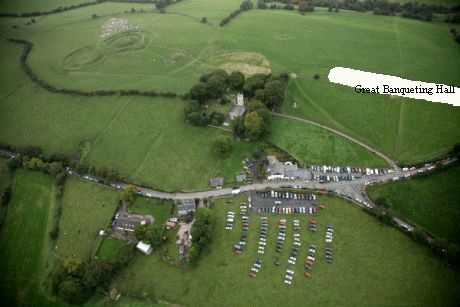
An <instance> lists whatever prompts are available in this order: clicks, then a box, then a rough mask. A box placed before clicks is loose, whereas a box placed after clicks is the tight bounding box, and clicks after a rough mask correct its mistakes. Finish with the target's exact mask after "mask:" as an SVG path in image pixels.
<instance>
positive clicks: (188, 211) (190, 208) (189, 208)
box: [177, 199, 196, 223]
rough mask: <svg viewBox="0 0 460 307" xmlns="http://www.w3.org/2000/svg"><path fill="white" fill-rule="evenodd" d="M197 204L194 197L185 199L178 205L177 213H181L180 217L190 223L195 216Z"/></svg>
mask: <svg viewBox="0 0 460 307" xmlns="http://www.w3.org/2000/svg"><path fill="white" fill-rule="evenodd" d="M195 210H196V205H195V201H194V200H193V199H188V200H184V201H183V202H182V204H180V205H179V206H177V213H178V214H179V219H181V220H182V221H184V222H186V223H189V222H191V221H192V220H193V217H194V216H195Z"/></svg>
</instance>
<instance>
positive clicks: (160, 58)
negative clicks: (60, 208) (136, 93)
mask: <svg viewBox="0 0 460 307" xmlns="http://www.w3.org/2000/svg"><path fill="white" fill-rule="evenodd" d="M205 3H206V5H205ZM217 6H218V7H221V8H222V10H215V9H214V7H217ZM227 6H228V8H230V6H233V2H226V4H225V5H223V4H222V5H220V4H219V2H217V1H207V0H199V1H183V2H182V3H179V4H177V5H172V6H170V7H169V8H168V9H167V11H168V12H169V11H171V12H174V14H157V13H154V12H153V10H152V8H151V5H143V4H124V3H104V4H100V5H97V6H92V7H88V8H82V9H78V10H76V11H72V12H66V13H62V14H57V15H52V16H48V17H47V18H43V19H40V20H38V22H37V23H35V24H33V25H31V26H20V27H19V29H12V28H11V25H12V24H13V22H14V23H18V20H11V19H3V20H2V21H1V24H2V28H3V29H4V31H3V33H2V34H1V36H2V37H19V38H25V39H29V40H31V41H32V42H34V44H35V47H34V50H33V51H32V54H31V57H30V63H31V65H32V67H33V68H34V69H35V70H36V71H37V72H38V73H39V74H40V76H43V78H45V79H46V80H47V81H48V82H50V83H52V84H55V85H57V86H64V87H70V88H80V89H86V90H94V89H107V88H111V89H113V88H138V89H152V88H154V89H157V90H161V91H174V92H179V93H183V92H186V91H187V90H188V89H189V88H190V87H191V86H192V85H193V84H194V83H195V82H196V80H197V79H198V76H199V75H201V74H202V73H204V72H209V71H210V70H211V69H214V68H216V67H225V68H228V69H231V68H232V67H233V68H235V69H236V68H238V67H240V68H241V67H244V65H246V64H249V65H256V64H257V61H260V60H261V59H263V62H264V64H260V63H259V64H257V65H262V66H257V67H258V68H261V69H262V68H263V69H266V68H270V69H271V70H272V71H273V72H295V73H297V75H298V78H297V79H296V80H293V81H292V82H291V83H290V84H289V87H288V93H287V101H286V103H285V104H284V106H283V111H284V112H287V113H290V114H294V115H298V116H303V117H305V118H308V119H312V120H315V121H318V122H321V123H324V124H327V125H329V126H332V127H334V128H337V129H339V130H341V131H343V132H345V133H347V134H350V135H352V136H354V137H356V138H358V139H361V140H363V141H365V142H366V143H368V144H369V145H372V146H374V147H376V148H378V149H380V150H382V151H384V152H385V153H386V154H388V155H390V156H392V157H394V159H396V160H398V161H400V162H402V163H415V162H420V161H423V160H426V159H432V158H436V157H438V156H440V155H442V154H445V153H446V152H448V151H449V150H450V149H451V147H452V145H453V144H455V143H456V142H458V141H459V138H458V135H459V132H460V121H459V118H460V111H459V110H458V108H454V107H451V106H447V105H440V104H435V103H426V102H422V101H412V100H407V99H400V98H391V97H389V96H386V95H385V96H375V95H358V94H356V93H355V92H354V91H353V89H351V88H348V87H343V86H339V85H333V84H330V83H329V82H327V81H326V78H327V77H326V76H327V73H328V71H329V70H330V69H331V68H332V67H335V66H345V67H351V68H355V69H361V70H367V71H372V72H378V73H386V74H392V75H397V76H401V77H405V78H409V79H413V80H423V81H429V82H438V83H446V84H454V85H457V86H458V85H459V84H460V77H459V75H458V73H457V71H458V69H459V68H460V60H459V58H458V56H457V55H458V52H459V50H460V47H459V46H458V44H455V42H454V41H453V40H452V37H451V34H450V33H449V31H448V27H447V25H446V24H444V23H426V22H420V21H414V20H409V19H404V18H398V17H384V16H374V15H372V14H360V13H353V12H344V13H340V14H336V13H328V12H326V11H324V10H322V11H318V12H315V13H314V14H308V15H307V16H301V15H300V14H298V13H297V12H284V11H272V10H265V11H262V10H252V11H250V12H245V13H244V14H242V15H241V16H238V18H237V19H236V20H235V21H236V22H232V23H230V24H229V25H227V26H226V27H224V28H220V27H217V26H216V25H215V24H214V25H209V24H208V25H205V24H201V23H200V22H198V21H197V20H195V19H194V18H200V16H201V15H203V14H206V13H207V12H213V13H214V14H210V15H209V18H211V19H212V18H215V19H218V18H220V16H221V15H223V13H224V11H226V10H227ZM131 7H134V8H135V9H136V10H139V9H141V8H142V9H144V13H124V11H126V10H130V8H131ZM203 7H204V8H205V9H204V11H201V8H203ZM93 13H96V14H98V15H99V16H101V17H100V18H96V19H93V18H91V15H92V14H93ZM176 13H177V14H176ZM178 14H185V15H189V16H182V15H178ZM113 16H119V17H124V18H128V20H129V21H130V22H131V23H133V24H136V25H138V26H140V27H141V28H142V31H140V32H137V33H136V34H121V35H118V36H116V37H113V38H110V39H108V40H102V39H100V38H99V35H100V31H101V30H100V26H101V25H102V24H103V23H104V22H105V21H106V20H107V19H108V18H109V17H113ZM190 16H192V17H194V18H190ZM267 19H269V20H270V24H266V20H267ZM171 24H174V27H171ZM299 25H301V26H300V27H299ZM177 29H181V31H177ZM247 29H251V31H248V30H247ZM302 29H308V30H306V31H304V30H302ZM337 29H339V30H337ZM260 33H264V35H260ZM368 38H372V39H368ZM56 42H59V43H56ZM312 42H314V43H312ZM51 46H52V47H51ZM5 48H6V49H8V51H6V53H9V52H11V51H9V50H10V49H11V48H13V49H16V48H15V47H11V46H9V45H8V46H6V47H5ZM2 49H3V48H2ZM14 52H17V51H14ZM377 54H378V57H376V55H377ZM286 55H289V56H286ZM304 59H306V60H304ZM435 59H440V60H435ZM9 65H12V64H8V66H9ZM315 73H319V74H320V76H321V80H319V81H315V80H313V79H312V76H313V75H314V74H315ZM16 75H17V74H16V73H13V74H12V76H13V80H11V81H10V80H8V81H6V82H7V84H9V83H10V82H11V84H12V87H8V88H7V90H6V92H10V93H11V92H13V93H14V95H13V97H9V98H6V101H11V100H15V99H18V97H19V96H20V95H21V92H22V90H21V85H23V84H24V82H23V81H16V82H14V80H15V79H16ZM13 89H14V90H13ZM18 89H19V90H18ZM16 90H17V92H16ZM26 97H27V96H26ZM21 98H22V99H24V96H22V97H21ZM61 100H62V99H61ZM66 100H67V99H66ZM77 100H78V99H77ZM98 100H101V101H104V100H105V101H110V102H111V103H112V104H113V105H117V103H116V102H113V101H115V100H120V102H119V103H120V104H123V103H126V99H124V98H119V99H118V98H117V99H98ZM138 100H142V99H137V98H136V99H133V100H132V103H131V104H134V103H136V104H137V101H138ZM294 102H295V103H296V105H297V108H294ZM4 103H5V102H4ZM92 105H97V104H92ZM85 109H86V108H85ZM105 109H107V108H105ZM116 110H117V109H116V107H114V108H112V109H111V110H110V111H109V113H111V114H112V116H113V115H114V114H116V112H117V111H116ZM118 110H120V109H118ZM120 112H121V111H120ZM91 113H92V116H93V118H91V123H90V126H94V125H99V124H102V121H101V120H97V119H96V118H94V117H96V116H97V117H100V113H99V112H91ZM142 113H143V114H150V112H149V111H148V110H147V111H146V110H145V109H144V107H142ZM382 114H384V116H382ZM122 115H123V114H121V116H122ZM133 115H134V114H133ZM10 116H11V115H10ZM134 116H138V115H137V114H135V115H134ZM107 117H109V115H107ZM143 118H145V116H143ZM137 120H138V118H137ZM75 122H76V123H78V121H77V120H76V121H75ZM85 122H88V121H85ZM149 125H152V123H149ZM88 128H90V127H88ZM88 128H86V127H85V129H88ZM143 128H144V129H145V127H143ZM131 129H132V127H131ZM124 131H126V129H125V130H124ZM130 132H131V131H130ZM0 138H1V135H0ZM174 138H175V139H177V135H176V134H175V135H174ZM47 139H49V138H47ZM79 141H82V140H79ZM117 141H118V140H117ZM138 143H139V142H136V144H138ZM74 146H75V145H74ZM60 150H62V148H61V149H60ZM147 150H148V149H147V148H145V149H144V151H143V152H145V151H147ZM112 152H116V151H112ZM135 152H137V151H135ZM89 159H90V160H91V156H90V157H89ZM96 160H98V158H97V157H95V158H94V161H96ZM139 161H142V160H138V162H139ZM116 162H117V165H118V164H120V163H118V162H121V161H116ZM122 165H123V167H124V168H126V169H123V173H124V174H127V175H128V174H129V175H130V176H134V177H137V175H136V174H134V175H133V174H132V172H136V169H135V168H134V167H133V166H128V165H126V164H125V163H122ZM127 168H129V169H130V170H129V171H128V170H127ZM146 182H147V181H146ZM148 182H152V181H151V180H149V181H148ZM183 187H184V188H190V186H187V184H185V185H183Z"/></svg>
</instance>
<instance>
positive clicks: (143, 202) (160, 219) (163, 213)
mask: <svg viewBox="0 0 460 307" xmlns="http://www.w3.org/2000/svg"><path fill="white" fill-rule="evenodd" d="M171 206H172V203H171V202H170V201H167V200H161V199H151V198H146V197H136V200H135V201H134V203H133V204H132V205H131V206H130V208H129V212H130V213H134V214H142V215H151V216H153V217H154V218H155V223H160V224H163V223H165V222H166V221H167V219H168V217H169V215H170V213H171Z"/></svg>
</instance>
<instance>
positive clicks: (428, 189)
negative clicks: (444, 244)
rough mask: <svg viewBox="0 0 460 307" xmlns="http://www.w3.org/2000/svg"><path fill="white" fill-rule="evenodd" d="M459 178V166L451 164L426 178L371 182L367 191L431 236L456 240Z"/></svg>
mask: <svg viewBox="0 0 460 307" xmlns="http://www.w3.org/2000/svg"><path fill="white" fill-rule="evenodd" d="M459 180H460V166H455V167H453V168H450V169H448V170H445V171H442V172H439V173H435V174H434V175H432V176H430V177H427V178H417V179H414V180H406V181H401V182H394V183H390V184H386V185H379V186H372V187H370V188H369V189H368V192H369V195H370V196H371V198H372V199H373V200H376V199H377V198H379V197H383V198H385V199H386V200H387V202H388V204H389V206H390V208H391V209H393V210H394V211H396V212H397V213H398V214H401V215H402V216H404V217H406V218H408V219H409V220H410V221H413V222H415V223H416V224H418V225H419V226H421V227H423V228H424V229H426V230H428V231H429V232H431V233H432V234H434V235H435V236H438V237H440V238H444V239H448V240H451V241H453V242H455V243H457V244H460V238H459V236H458V233H459V231H460V225H459V223H458V221H459V220H460V207H459V204H460V191H459V189H458V182H459Z"/></svg>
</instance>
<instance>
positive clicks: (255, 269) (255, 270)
mask: <svg viewBox="0 0 460 307" xmlns="http://www.w3.org/2000/svg"><path fill="white" fill-rule="evenodd" d="M251 271H253V272H255V273H259V269H258V268H254V267H253V268H252V269H251Z"/></svg>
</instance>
